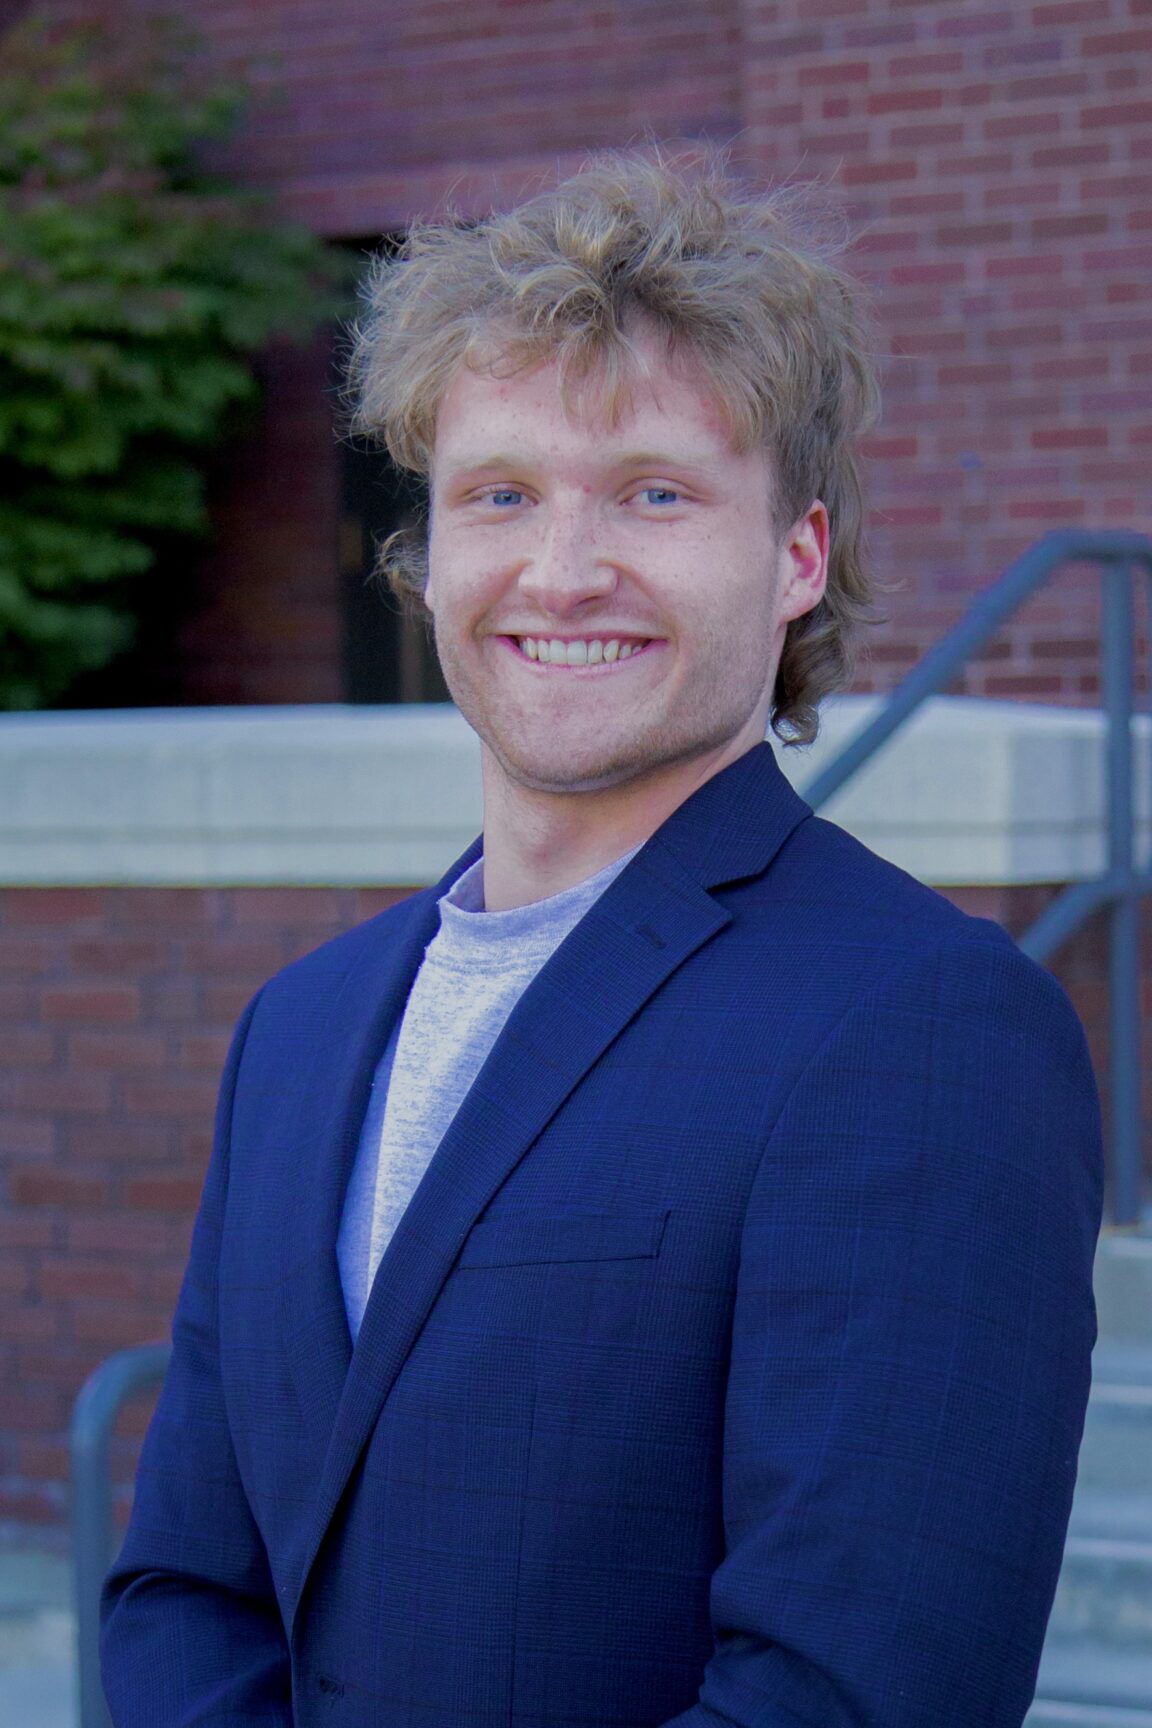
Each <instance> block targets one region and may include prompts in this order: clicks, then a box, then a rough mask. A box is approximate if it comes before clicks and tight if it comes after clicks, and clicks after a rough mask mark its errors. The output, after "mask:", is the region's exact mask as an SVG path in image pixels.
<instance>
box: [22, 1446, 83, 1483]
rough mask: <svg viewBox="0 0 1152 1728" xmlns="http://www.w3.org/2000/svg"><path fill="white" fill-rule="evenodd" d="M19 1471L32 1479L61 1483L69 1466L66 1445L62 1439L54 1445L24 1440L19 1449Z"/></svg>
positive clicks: (65, 1477) (64, 1479)
mask: <svg viewBox="0 0 1152 1728" xmlns="http://www.w3.org/2000/svg"><path fill="white" fill-rule="evenodd" d="M19 1460H20V1471H21V1473H22V1474H23V1475H24V1476H29V1477H31V1478H32V1480H33V1481H34V1482H35V1481H42V1482H54V1483H57V1484H59V1483H61V1482H64V1481H66V1480H67V1478H68V1473H69V1470H70V1468H71V1459H70V1456H69V1451H68V1447H67V1446H66V1445H65V1444H64V1443H63V1441H57V1442H56V1444H55V1445H53V1444H51V1443H50V1442H44V1441H27V1440H26V1441H24V1442H23V1444H22V1445H21V1446H20V1449H19Z"/></svg>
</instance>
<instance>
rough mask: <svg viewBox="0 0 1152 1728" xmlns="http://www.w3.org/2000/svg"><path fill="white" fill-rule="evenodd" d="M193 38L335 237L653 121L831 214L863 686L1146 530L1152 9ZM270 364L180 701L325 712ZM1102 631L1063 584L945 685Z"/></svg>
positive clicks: (446, 23) (498, 185) (746, 0)
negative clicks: (837, 222)
mask: <svg viewBox="0 0 1152 1728" xmlns="http://www.w3.org/2000/svg"><path fill="white" fill-rule="evenodd" d="M166 3H168V0H127V3H125V0H117V5H116V6H115V7H114V8H113V12H114V15H115V16H116V17H117V18H118V19H123V17H124V16H125V13H126V12H132V11H137V12H138V11H148V10H155V9H156V8H158V7H160V6H161V5H163V4H166ZM69 4H70V7H71V9H72V10H74V11H79V12H90V11H92V10H95V9H96V8H97V6H98V5H99V4H103V5H105V8H106V4H107V0H69ZM196 20H197V24H198V26H199V27H200V28H201V29H202V30H203V31H204V33H205V35H206V37H207V39H208V42H209V45H210V49H211V52H212V53H213V54H214V55H215V56H216V58H217V59H218V60H219V61H220V62H221V63H222V64H224V65H227V66H229V67H233V68H235V67H237V66H240V65H244V64H246V65H248V66H249V68H250V72H249V81H250V83H251V86H252V88H253V90H254V92H255V93H256V95H257V98H258V100H257V104H256V107H255V109H254V111H253V116H252V120H251V123H250V125H249V127H248V129H247V131H246V133H245V135H244V136H243V138H242V139H240V140H239V141H238V143H237V146H236V148H235V151H234V161H235V164H236V166H237V167H238V168H239V169H240V170H241V172H243V173H245V174H248V175H250V176H252V177H253V178H256V179H259V180H261V181H262V182H264V183H266V184H271V185H273V186H274V187H276V188H277V189H278V190H279V191H280V192H281V193H282V195H283V198H284V201H285V203H286V205H287V207H288V208H289V209H290V210H292V211H293V212H295V213H296V214H297V215H298V216H300V217H302V218H303V219H304V220H306V221H307V222H309V223H311V224H312V225H313V226H314V227H315V228H316V229H317V230H318V231H319V232H321V233H323V234H325V235H328V236H330V237H333V238H352V237H355V238H363V237H372V236H375V235H378V234H380V233H381V232H383V231H385V230H396V229H399V228H402V227H403V226H404V224H405V223H406V222H407V220H408V219H409V217H410V216H411V214H412V213H413V212H414V211H427V210H429V209H431V208H433V207H434V206H435V205H437V204H438V203H439V202H440V201H441V200H443V198H444V197H445V196H446V195H448V194H451V195H452V196H453V198H454V200H455V202H456V203H457V204H458V205H459V206H460V207H462V208H464V209H465V210H470V211H482V210H483V209H485V208H489V207H491V205H492V204H493V203H500V202H504V201H506V200H509V199H512V198H514V197H515V196H516V195H517V194H518V193H519V192H521V191H522V190H523V189H524V188H525V187H526V186H528V185H530V184H532V183H534V181H535V180H537V179H538V178H539V177H540V176H541V175H544V174H547V173H548V172H549V171H551V170H553V169H554V168H555V167H556V165H557V164H559V165H560V166H561V167H562V168H563V167H567V166H570V165H572V164H574V163H575V162H576V161H577V160H578V159H579V155H580V153H581V152H582V151H584V150H586V149H587V148H588V147H590V146H598V145H611V144H626V143H629V142H633V141H635V140H636V139H637V138H639V137H642V136H644V135H645V134H646V133H647V134H652V135H655V136H657V137H662V138H667V139H672V140H674V139H677V138H682V139H690V138H694V137H699V136H706V137H709V138H713V139H720V140H723V141H725V142H727V141H729V140H733V139H735V140H737V156H738V159H739V160H742V161H743V162H745V163H747V164H749V165H750V166H752V167H753V168H754V169H755V171H756V172H757V173H758V174H761V175H770V176H773V177H776V178H782V179H789V178H795V177H801V178H812V177H818V178H821V179H822V180H824V181H825V182H826V183H827V184H828V185H829V186H830V187H831V188H832V189H833V191H834V192H836V193H837V194H838V195H840V196H841V197H842V198H843V199H844V200H846V202H847V205H848V208H849V212H850V215H851V217H852V219H853V222H854V224H855V228H856V233H857V239H856V244H855V246H854V248H853V253H852V262H853V263H854V264H855V266H856V268H857V269H858V270H859V271H860V272H861V274H863V276H864V277H865V278H866V279H867V280H868V282H869V283H870V284H871V285H872V287H873V288H874V291H875V296H876V306H877V313H878V322H879V347H880V353H881V358H882V361H883V369H884V377H885V390H886V411H885V417H884V423H883V425H882V427H881V429H880V431H879V433H878V435H877V436H876V438H875V439H874V440H873V442H872V447H871V448H872V455H873V458H874V460H873V463H872V481H873V488H872V489H873V498H874V509H873V513H872V537H873V544H874V549H875V554H876V562H877V565H878V568H879V570H880V572H881V573H882V575H883V576H884V577H885V578H886V579H888V580H890V581H892V582H893V583H895V584H896V586H895V590H894V592H893V594H892V595H891V597H890V599H889V602H888V606H887V612H888V622H887V623H886V624H885V625H884V626H883V628H882V629H881V631H880V632H879V633H878V636H877V639H876V646H875V651H874V653H873V656H872V663H871V666H870V668H869V669H867V670H866V672H865V674H864V679H863V682H865V683H870V684H873V685H877V686H884V685H886V684H887V683H889V682H890V681H891V680H892V678H893V676H894V675H895V674H896V673H898V672H899V671H900V670H901V669H903V668H905V667H906V666H907V665H908V664H909V663H910V662H911V661H912V660H913V659H915V658H917V657H918V656H919V655H920V654H921V653H922V652H923V651H924V649H925V648H926V647H927V645H928V644H929V643H930V642H931V641H933V640H935V639H936V637H937V636H938V635H939V634H940V632H941V631H942V629H944V628H945V627H946V626H947V625H948V624H949V623H950V622H952V621H953V620H954V619H955V618H956V616H957V615H958V613H959V611H960V610H961V609H962V607H963V604H964V602H965V599H966V598H967V597H968V596H969V595H970V594H971V593H972V592H973V591H974V590H976V589H978V588H979V587H981V586H982V585H984V584H985V583H986V582H987V581H988V580H990V579H991V578H992V577H993V576H994V575H995V574H996V573H997V572H998V571H999V570H1001V569H1002V568H1003V567H1004V565H1005V564H1006V563H1007V562H1008V561H1009V560H1010V559H1011V558H1012V557H1014V556H1015V555H1016V554H1017V553H1018V552H1020V551H1021V550H1022V549H1023V548H1024V547H1025V546H1027V545H1028V544H1029V543H1030V542H1031V541H1032V540H1034V539H1035V538H1036V537H1037V536H1038V535H1039V534H1040V533H1042V532H1043V531H1044V530H1045V529H1047V528H1051V527H1053V526H1060V525H1067V524H1083V525H1088V526H1097V527H1107V526H1132V527H1136V528H1140V529H1142V530H1145V531H1147V530H1148V529H1149V528H1152V498H1150V493H1149V487H1148V483H1147V476H1148V462H1149V455H1150V452H1152V190H1150V188H1152V173H1150V169H1152V100H1150V99H1149V96H1148V94H1147V90H1146V84H1147V77H1146V71H1147V65H1148V57H1149V51H1150V50H1152V0H1043V3H1039V4H1018V3H1015V0H1014V3H1012V4H1009V3H1007V0H1001V3H1000V4H995V3H989V0H676V3H675V4H673V3H672V0H595V3H593V0H530V3H510V0H471V3H470V4H468V5H461V4H459V0H392V3H391V4H389V5H387V6H381V5H380V4H379V3H378V0H325V3H324V4H320V3H319V0H275V3H272V4H269V3H258V0H202V3H201V4H200V5H199V6H198V8H197V12H196ZM274 91H278V92H279V96H278V97H277V98H276V99H273V92H274ZM322 371H323V367H322V366H321V368H320V372H321V373H322ZM269 375H270V378H271V381H272V395H271V398H270V402H269V407H268V412H267V415H266V417H265V420H264V422H263V424H262V426H261V427H260V428H259V429H258V431H257V433H256V434H255V435H254V438H253V439H252V441H251V442H250V444H249V447H248V449H247V450H246V451H245V452H242V453H241V455H240V456H239V458H238V459H237V461H236V463H235V464H234V465H233V472H232V474H231V476H230V478H228V479H227V481H226V482H225V483H224V484H223V486H222V488H221V493H220V503H219V521H220V525H221V529H222V541H221V544H220V547H219V550H218V552H217V553H216V555H215V556H214V557H213V559H212V561H211V563H210V565H209V566H208V567H207V568H206V569H205V570H204V572H203V573H202V580H201V587H200V592H199V598H198V602H197V605H198V614H197V617H196V619H195V620H194V622H193V625H192V627H191V628H190V630H189V633H188V637H187V640H186V642H185V645H184V650H183V652H184V658H185V667H184V681H185V692H186V695H187V697H188V698H189V699H192V700H210V701H220V700H228V701H233V700H236V701H270V700H285V701H290V700H295V699H299V700H303V701H312V700H316V699H318V698H324V697H328V698H332V697H338V696H339V695H340V693H341V667H340V652H339V636H340V621H339V618H338V601H337V584H336V574H335V572H336V563H337V525H336V493H337V484H336V473H337V466H338V452H337V448H336V444H335V441H334V438H333V436H332V429H331V413H330V405H331V397H330V395H327V394H326V393H325V391H324V387H323V381H322V378H321V377H320V375H319V374H318V373H317V370H316V368H315V366H312V367H311V368H310V366H309V365H308V364H301V363H299V362H297V361H295V360H293V359H291V357H289V356H286V355H280V356H276V357H273V359H272V360H271V361H270V363H269ZM1096 635H1097V624H1096V611H1095V605H1094V601H1093V590H1092V585H1091V583H1090V582H1088V581H1087V580H1086V579H1085V577H1084V575H1083V574H1082V573H1081V574H1079V575H1077V574H1076V573H1072V574H1070V575H1069V576H1068V577H1066V578H1065V579H1064V580H1063V581H1062V582H1061V584H1060V585H1059V586H1058V587H1057V588H1055V589H1053V590H1052V591H1051V592H1050V593H1049V594H1048V595H1047V596H1046V597H1045V598H1043V599H1042V600H1038V601H1037V602H1036V603H1035V604H1034V605H1033V606H1032V607H1031V608H1029V610H1028V611H1027V612H1026V613H1024V614H1022V615H1021V616H1020V618H1019V619H1018V620H1017V621H1016V622H1015V623H1014V624H1012V625H1011V626H1010V628H1009V629H1007V630H1006V632H1005V634H1004V637H1003V639H1002V641H1001V642H999V643H998V644H997V645H996V647H995V649H994V650H993V652H991V653H990V654H989V655H987V656H986V657H985V658H984V659H983V660H982V661H981V662H980V663H979V664H978V665H977V666H976V667H974V668H973V670H972V672H971V673H970V675H969V678H968V681H967V685H966V687H967V688H968V689H970V690H972V691H976V692H987V693H990V694H995V695H1007V696H1027V697H1038V698H1049V699H1054V700H1060V701H1066V702H1082V701H1086V700H1092V699H1093V697H1094V695H1095V693H1096V659H1095V639H1096Z"/></svg>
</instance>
